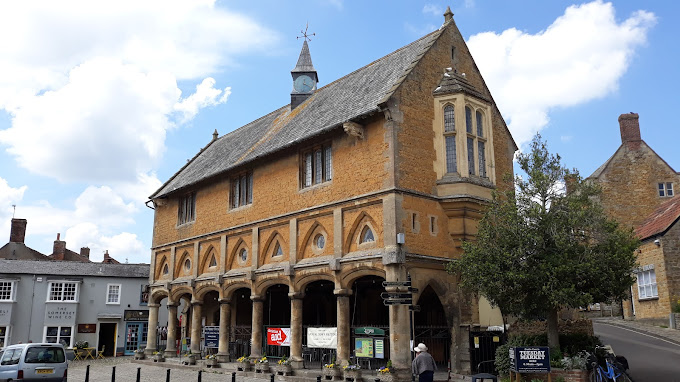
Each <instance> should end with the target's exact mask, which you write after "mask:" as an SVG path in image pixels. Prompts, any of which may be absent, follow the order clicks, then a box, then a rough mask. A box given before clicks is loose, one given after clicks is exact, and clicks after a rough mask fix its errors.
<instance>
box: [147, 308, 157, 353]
mask: <svg viewBox="0 0 680 382" xmlns="http://www.w3.org/2000/svg"><path fill="white" fill-rule="evenodd" d="M147 306H148V307H149V332H148V334H147V341H146V349H144V353H145V354H147V355H151V354H153V352H155V351H156V340H157V338H158V307H159V306H160V304H155V303H149V304H148V305H147Z"/></svg>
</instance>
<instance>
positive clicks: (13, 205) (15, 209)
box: [12, 204, 17, 219]
mask: <svg viewBox="0 0 680 382" xmlns="http://www.w3.org/2000/svg"><path fill="white" fill-rule="evenodd" d="M12 208H14V212H12V219H14V215H15V214H16V213H17V205H16V204H12Z"/></svg>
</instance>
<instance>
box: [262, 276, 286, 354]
mask: <svg viewBox="0 0 680 382" xmlns="http://www.w3.org/2000/svg"><path fill="white" fill-rule="evenodd" d="M264 297H265V299H264V317H263V319H262V323H263V325H264V328H263V330H262V332H263V333H264V335H265V338H264V339H263V340H262V346H263V348H264V349H263V351H262V354H263V355H265V354H266V355H267V357H273V358H280V357H283V356H286V357H290V345H286V346H279V345H274V344H272V343H270V342H269V341H268V340H269V335H268V331H269V329H271V330H279V329H286V330H287V331H288V332H289V333H290V298H289V297H288V285H283V284H275V285H272V286H270V287H269V288H267V291H266V292H265V296H264ZM270 362H271V361H270Z"/></svg>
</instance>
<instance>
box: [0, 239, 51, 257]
mask: <svg viewBox="0 0 680 382" xmlns="http://www.w3.org/2000/svg"><path fill="white" fill-rule="evenodd" d="M0 259H9V260H49V259H50V258H49V257H47V256H45V255H43V254H42V253H40V252H38V251H36V250H35V249H33V248H30V247H28V246H26V244H24V243H15V242H9V243H7V244H5V245H3V246H2V248H0Z"/></svg>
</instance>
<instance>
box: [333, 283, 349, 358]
mask: <svg viewBox="0 0 680 382" xmlns="http://www.w3.org/2000/svg"><path fill="white" fill-rule="evenodd" d="M334 293H335V295H336V296H337V305H338V351H337V353H338V355H337V358H336V360H335V362H337V363H338V364H339V365H341V366H344V365H347V364H348V363H349V356H350V349H351V344H350V332H349V330H350V327H349V326H350V321H349V296H350V295H351V294H352V290H350V289H336V290H335V291H334Z"/></svg>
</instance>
